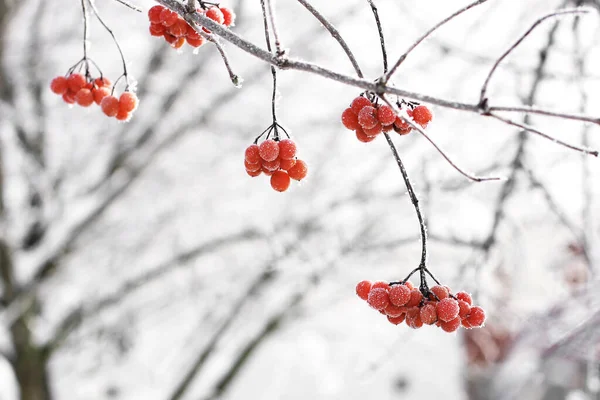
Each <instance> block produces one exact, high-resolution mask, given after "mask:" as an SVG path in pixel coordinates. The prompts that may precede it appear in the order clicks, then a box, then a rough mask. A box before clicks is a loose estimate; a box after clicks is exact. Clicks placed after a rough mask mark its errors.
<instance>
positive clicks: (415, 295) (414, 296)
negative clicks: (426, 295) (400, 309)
mask: <svg viewBox="0 0 600 400" xmlns="http://www.w3.org/2000/svg"><path fill="white" fill-rule="evenodd" d="M422 299H423V295H422V294H421V292H420V291H419V289H416V288H415V289H412V290H411V291H410V300H409V301H408V302H407V303H406V307H416V306H418V305H419V304H420V303H421V300H422Z"/></svg>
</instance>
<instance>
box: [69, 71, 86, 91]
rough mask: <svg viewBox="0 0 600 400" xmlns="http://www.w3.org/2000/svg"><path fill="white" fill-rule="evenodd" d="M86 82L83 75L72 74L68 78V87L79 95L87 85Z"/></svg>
mask: <svg viewBox="0 0 600 400" xmlns="http://www.w3.org/2000/svg"><path fill="white" fill-rule="evenodd" d="M86 83H87V82H86V80H85V78H84V77H83V75H81V74H71V75H69V77H68V78H67V86H68V87H69V90H70V91H71V92H73V93H77V92H78V91H79V89H81V88H83V87H84V86H85V84H86Z"/></svg>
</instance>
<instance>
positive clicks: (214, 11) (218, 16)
mask: <svg viewBox="0 0 600 400" xmlns="http://www.w3.org/2000/svg"><path fill="white" fill-rule="evenodd" d="M206 17H207V18H210V19H212V20H213V21H215V22H216V23H217V24H223V23H224V22H225V16H224V15H223V12H222V11H221V10H220V9H219V8H217V7H211V8H209V9H208V10H206Z"/></svg>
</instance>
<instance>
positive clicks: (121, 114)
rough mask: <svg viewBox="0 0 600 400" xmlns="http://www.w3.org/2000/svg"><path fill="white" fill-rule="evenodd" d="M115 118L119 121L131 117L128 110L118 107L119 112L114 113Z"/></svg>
mask: <svg viewBox="0 0 600 400" xmlns="http://www.w3.org/2000/svg"><path fill="white" fill-rule="evenodd" d="M115 118H116V119H117V120H119V121H128V120H129V118H131V113H130V112H129V111H126V110H121V109H119V112H118V113H117V115H115Z"/></svg>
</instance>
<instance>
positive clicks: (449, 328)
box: [440, 317, 460, 332]
mask: <svg viewBox="0 0 600 400" xmlns="http://www.w3.org/2000/svg"><path fill="white" fill-rule="evenodd" d="M440 327H441V328H442V329H443V330H444V331H445V332H454V331H456V330H457V329H458V328H460V318H458V317H456V318H454V319H451V320H450V321H442V322H441V323H440Z"/></svg>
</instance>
